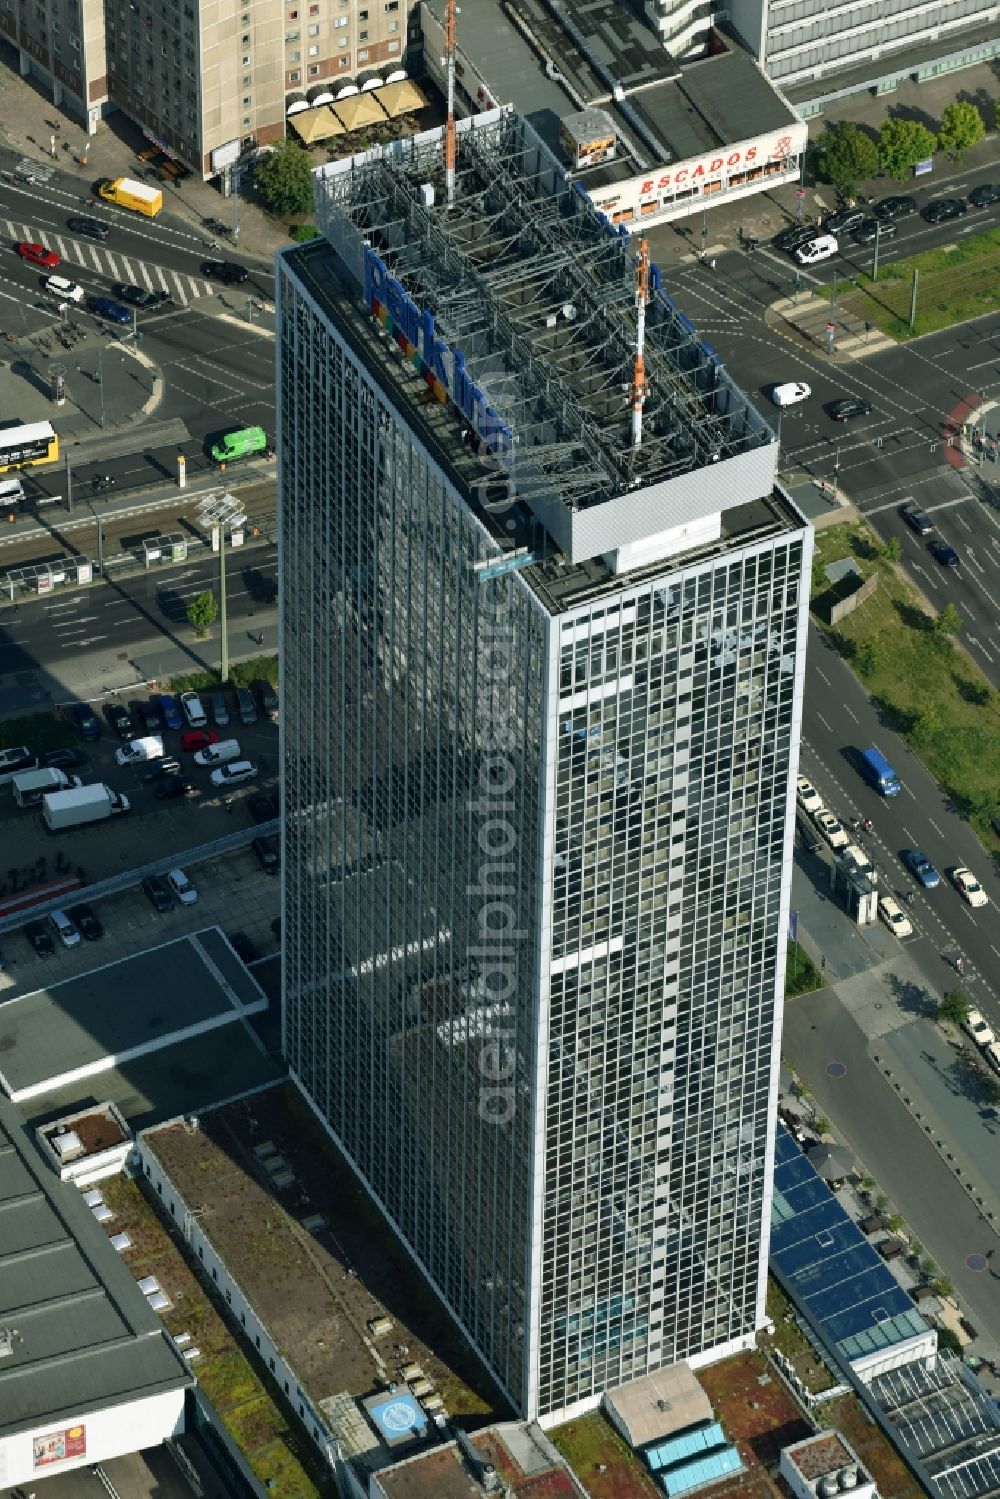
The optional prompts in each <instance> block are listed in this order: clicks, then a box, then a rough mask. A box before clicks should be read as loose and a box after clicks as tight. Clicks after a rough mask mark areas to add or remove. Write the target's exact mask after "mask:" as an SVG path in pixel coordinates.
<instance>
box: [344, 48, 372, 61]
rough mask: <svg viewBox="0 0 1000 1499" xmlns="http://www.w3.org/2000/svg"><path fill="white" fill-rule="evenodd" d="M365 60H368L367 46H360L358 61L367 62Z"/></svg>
mask: <svg viewBox="0 0 1000 1499" xmlns="http://www.w3.org/2000/svg"><path fill="white" fill-rule="evenodd" d="M341 61H343V58H342V59H341ZM367 61H368V48H367V47H362V49H361V51H360V52H359V53H358V62H367Z"/></svg>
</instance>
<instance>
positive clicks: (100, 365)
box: [97, 344, 104, 427]
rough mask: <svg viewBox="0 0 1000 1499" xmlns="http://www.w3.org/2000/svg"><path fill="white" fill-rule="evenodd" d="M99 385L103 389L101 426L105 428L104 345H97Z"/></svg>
mask: <svg viewBox="0 0 1000 1499" xmlns="http://www.w3.org/2000/svg"><path fill="white" fill-rule="evenodd" d="M97 383H98V385H99V386H100V387H101V426H102V427H103V426H104V345H103V344H98V345H97Z"/></svg>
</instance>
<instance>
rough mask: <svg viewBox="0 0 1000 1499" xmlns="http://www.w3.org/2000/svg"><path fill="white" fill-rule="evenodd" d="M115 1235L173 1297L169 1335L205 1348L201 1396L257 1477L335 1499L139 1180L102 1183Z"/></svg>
mask: <svg viewBox="0 0 1000 1499" xmlns="http://www.w3.org/2000/svg"><path fill="white" fill-rule="evenodd" d="M101 1191H102V1192H103V1193H104V1197H105V1201H106V1202H107V1203H108V1206H109V1207H110V1208H111V1210H112V1212H113V1213H114V1215H115V1227H116V1229H117V1230H121V1229H125V1230H126V1232H127V1233H128V1236H129V1238H130V1239H131V1240H132V1246H133V1247H132V1248H131V1249H130V1250H127V1251H126V1253H125V1255H124V1258H125V1260H126V1261H127V1263H128V1266H129V1269H130V1270H131V1271H132V1273H133V1274H134V1275H135V1276H136V1278H137V1279H138V1278H139V1277H141V1276H143V1275H155V1276H156V1278H157V1280H158V1281H159V1283H160V1285H161V1286H162V1287H163V1289H164V1291H165V1292H166V1294H167V1295H168V1296H169V1298H170V1302H171V1304H170V1306H169V1307H168V1308H167V1309H166V1310H165V1311H164V1313H163V1317H162V1320H163V1323H164V1326H165V1327H166V1329H167V1331H168V1332H170V1333H171V1334H172V1335H174V1336H177V1335H179V1334H181V1333H185V1332H186V1333H188V1334H190V1338H191V1343H190V1344H189V1345H187V1346H189V1347H197V1348H199V1349H200V1350H201V1357H200V1358H198V1359H197V1360H196V1361H195V1362H194V1363H193V1364H192V1366H191V1367H192V1370H193V1372H194V1373H195V1374H196V1376H197V1379H198V1384H199V1387H200V1390H201V1393H202V1394H203V1395H204V1397H205V1398H206V1400H208V1401H209V1402H210V1404H211V1405H212V1406H213V1407H214V1409H215V1411H216V1412H217V1413H218V1415H219V1417H220V1419H221V1421H222V1424H223V1425H224V1426H225V1428H226V1430H227V1432H228V1433H229V1435H230V1437H231V1438H232V1440H233V1441H234V1442H235V1443H236V1445H237V1446H238V1447H239V1448H240V1450H241V1451H242V1453H243V1455H244V1457H245V1458H246V1461H247V1463H248V1464H249V1466H250V1468H251V1469H252V1470H253V1472H254V1473H255V1475H256V1476H257V1477H258V1478H259V1479H260V1481H261V1483H262V1484H263V1485H264V1486H265V1487H271V1488H272V1489H273V1491H274V1492H275V1493H276V1494H280V1495H281V1496H282V1499H334V1496H335V1495H336V1488H335V1487H334V1484H333V1479H332V1475H331V1474H330V1473H329V1472H325V1471H324V1468H323V1464H322V1461H321V1459H320V1456H319V1453H318V1452H316V1453H315V1458H316V1461H315V1467H314V1468H313V1469H312V1471H310V1470H308V1469H307V1467H306V1466H305V1463H307V1462H308V1460H309V1458H310V1457H311V1455H312V1453H313V1451H314V1449H313V1445H312V1442H311V1440H308V1439H307V1438H305V1437H304V1436H303V1434H302V1431H301V1429H300V1428H298V1426H297V1424H296V1423H295V1422H294V1418H293V1417H292V1415H291V1413H290V1411H289V1410H288V1408H287V1407H286V1406H285V1404H284V1401H283V1400H282V1399H281V1397H280V1396H279V1395H278V1392H277V1390H276V1389H275V1388H274V1387H272V1386H269V1384H268V1383H266V1382H265V1377H264V1375H263V1372H262V1371H261V1372H258V1371H257V1370H256V1369H255V1368H254V1365H253V1364H252V1363H251V1361H250V1358H249V1356H248V1354H246V1353H244V1351H243V1349H242V1348H241V1347H240V1345H239V1343H238V1341H237V1339H236V1336H235V1334H234V1333H233V1332H232V1331H231V1330H230V1328H229V1327H228V1325H227V1324H226V1322H225V1320H224V1319H223V1317H222V1315H221V1312H220V1311H219V1310H217V1308H216V1307H215V1305H214V1304H213V1302H212V1300H211V1298H210V1297H209V1295H208V1292H207V1291H206V1289H205V1288H204V1287H203V1286H202V1284H201V1282H200V1281H199V1280H198V1279H197V1277H196V1276H195V1274H194V1272H193V1270H191V1269H190V1267H189V1266H188V1264H187V1262H186V1261H185V1259H184V1257H183V1255H182V1253H181V1250H180V1248H179V1247H178V1246H177V1245H176V1244H175V1243H174V1241H173V1240H172V1239H171V1237H170V1235H169V1234H168V1233H167V1230H166V1228H165V1227H164V1225H163V1224H162V1223H161V1222H160V1220H159V1218H158V1217H157V1215H156V1212H155V1211H154V1209H153V1207H152V1206H151V1204H150V1203H149V1202H148V1201H147V1200H146V1198H145V1196H144V1195H143V1193H142V1191H141V1189H140V1188H139V1186H138V1185H137V1183H136V1182H134V1181H130V1180H128V1179H127V1178H125V1177H115V1178H112V1179H109V1180H108V1181H105V1182H102V1183H101Z"/></svg>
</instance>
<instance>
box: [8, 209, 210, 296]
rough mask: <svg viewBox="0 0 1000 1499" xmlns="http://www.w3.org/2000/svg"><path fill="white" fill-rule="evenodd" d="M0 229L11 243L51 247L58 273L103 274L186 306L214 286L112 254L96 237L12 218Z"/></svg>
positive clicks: (143, 262) (208, 293)
mask: <svg viewBox="0 0 1000 1499" xmlns="http://www.w3.org/2000/svg"><path fill="white" fill-rule="evenodd" d="M0 231H2V232H4V233H6V234H7V236H8V237H9V238H10V239H11V240H13V241H14V242H15V243H18V244H19V243H20V242H21V241H22V240H27V241H28V243H29V244H43V245H44V246H45V247H46V249H48V250H55V252H56V254H57V255H58V256H59V258H60V260H63V261H65V263H66V269H65V270H63V269H62V267H60V271H59V274H60V275H69V271H70V269H71V268H72V269H76V270H78V271H91V272H95V273H96V274H97V275H99V276H106V277H108V278H109V279H110V280H111V281H112V282H114V281H122V282H125V283H127V284H128V285H130V286H141V287H143V288H144V289H145V290H146V291H158V292H165V293H166V295H167V296H168V297H170V299H171V300H172V301H174V302H178V303H180V304H181V305H183V306H187V304H188V303H189V302H194V301H196V300H197V298H198V297H209V296H211V295H212V294H213V293H214V292H216V291H218V287H217V286H215V285H213V283H212V282H211V281H208V280H206V279H205V278H204V277H202V276H189V275H187V274H186V273H185V272H183V271H173V270H169V269H167V268H166V267H164V266H158V265H149V264H148V263H147V262H146V261H144V260H136V259H135V257H134V256H128V255H122V254H120V253H118V254H116V253H115V252H114V251H113V250H109V249H106V248H105V247H104V245H103V244H101V243H100V242H99V241H97V240H87V239H74V238H73V237H72V236H71V235H66V234H53V232H52V230H51V229H38V228H36V227H35V226H33V225H31V224H19V223H16V222H15V221H14V220H12V219H0Z"/></svg>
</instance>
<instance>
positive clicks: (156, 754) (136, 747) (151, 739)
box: [115, 734, 163, 765]
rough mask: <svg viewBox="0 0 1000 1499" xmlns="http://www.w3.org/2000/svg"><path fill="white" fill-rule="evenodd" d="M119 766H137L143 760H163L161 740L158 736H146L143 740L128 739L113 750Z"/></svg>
mask: <svg viewBox="0 0 1000 1499" xmlns="http://www.w3.org/2000/svg"><path fill="white" fill-rule="evenodd" d="M115 759H116V760H117V761H118V764H119V765H138V764H140V763H141V762H142V761H143V760H162V759H163V740H162V739H161V738H160V736H159V734H148V735H147V736H146V738H145V739H130V740H129V742H128V744H123V745H122V746H121V748H120V749H116V750H115Z"/></svg>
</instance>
